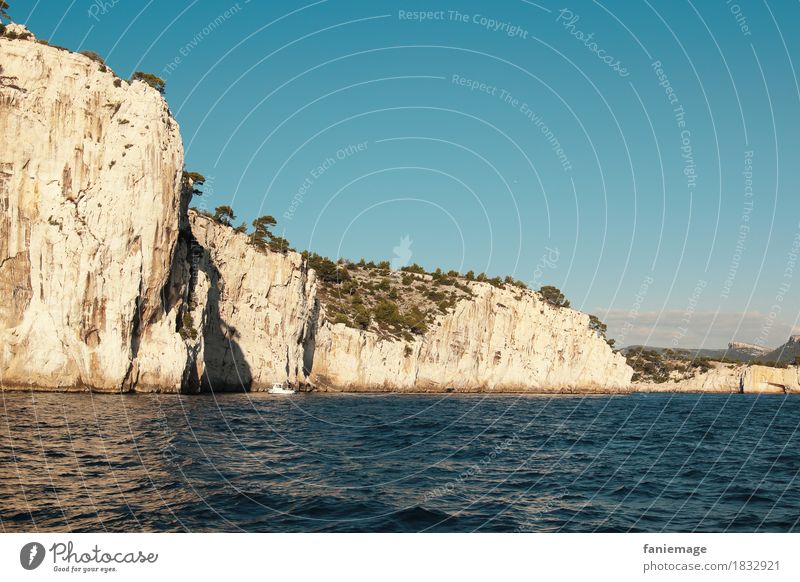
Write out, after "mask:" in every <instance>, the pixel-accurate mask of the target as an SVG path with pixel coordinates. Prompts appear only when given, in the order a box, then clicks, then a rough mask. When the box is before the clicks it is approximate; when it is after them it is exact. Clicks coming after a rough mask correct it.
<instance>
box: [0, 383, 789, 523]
mask: <svg viewBox="0 0 800 582" xmlns="http://www.w3.org/2000/svg"><path fill="white" fill-rule="evenodd" d="M0 399H2V408H0V413H2V418H0V421H1V422H0V521H1V525H2V529H3V530H4V531H20V530H42V531H45V530H58V531H273V532H275V531H326V532H335V531H370V532H372V531H380V532H387V531H391V532H397V531H400V532H415V531H588V532H593V531H681V532H683V531H695V530H696V531H747V532H751V531H796V530H798V529H800V527H799V526H798V520H800V478H798V472H800V435H798V428H800V398H798V397H791V396H788V397H783V396H761V397H758V396H745V395H730V396H728V395H723V396H716V395H715V396H696V395H646V396H645V395H642V396H625V397H588V398H586V397H569V398H545V397H530V396H522V397H521V396H457V395H446V396H408V395H406V396H402V395H396V396H395V395H388V396H387V395H381V396H372V395H359V396H355V395H297V396H294V397H275V396H268V395H227V396H216V397H215V396H192V397H178V396H129V397H120V396H96V395H95V396H92V395H60V394H27V393H24V394H0Z"/></svg>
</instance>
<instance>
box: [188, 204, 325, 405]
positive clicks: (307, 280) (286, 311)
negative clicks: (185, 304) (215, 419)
mask: <svg viewBox="0 0 800 582" xmlns="http://www.w3.org/2000/svg"><path fill="white" fill-rule="evenodd" d="M189 217H190V222H191V229H192V234H193V235H194V237H195V239H196V242H195V258H194V263H193V270H194V271H195V272H196V278H197V284H196V285H195V286H194V288H193V291H192V294H191V308H192V309H191V312H190V314H191V319H192V322H193V324H194V325H196V328H197V330H198V332H199V338H200V342H199V349H198V355H197V362H198V368H197V376H198V378H199V379H200V380H201V383H202V388H203V389H205V390H208V389H213V390H232V389H233V390H237V389H251V390H264V389H266V388H269V387H270V386H272V384H273V383H275V382H289V383H291V384H295V385H297V384H304V383H305V382H306V377H305V374H304V371H303V368H304V356H305V348H306V344H307V342H308V341H309V335H310V332H311V325H312V324H313V320H314V316H315V308H316V302H315V296H316V284H315V279H314V276H313V272H311V273H309V271H308V270H307V269H306V267H305V265H304V263H303V260H302V258H301V257H300V255H299V254H298V253H295V252H289V253H287V254H285V255H284V254H281V253H272V252H267V253H263V252H260V251H258V250H256V249H255V248H254V247H253V246H252V245H249V244H248V239H247V236H246V235H244V234H240V233H237V232H235V231H234V230H233V229H231V228H228V227H225V226H222V225H219V224H217V223H216V222H214V221H213V220H211V219H209V218H207V217H205V216H202V215H199V214H197V213H195V212H190V214H189Z"/></svg>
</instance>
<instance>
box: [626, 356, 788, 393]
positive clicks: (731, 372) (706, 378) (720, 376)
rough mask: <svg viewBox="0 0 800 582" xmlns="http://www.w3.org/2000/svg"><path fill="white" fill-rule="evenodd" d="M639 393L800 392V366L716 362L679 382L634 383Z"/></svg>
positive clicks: (634, 387)
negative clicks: (701, 371) (704, 370)
mask: <svg viewBox="0 0 800 582" xmlns="http://www.w3.org/2000/svg"><path fill="white" fill-rule="evenodd" d="M633 389H634V390H635V391H636V392H703V393H706V392H708V393H744V394H790V393H800V368H798V367H788V368H774V367H771V366H758V365H740V364H722V363H716V364H714V368H712V369H711V370H709V371H707V372H704V373H702V374H697V375H696V376H694V377H692V378H687V379H685V380H681V381H678V382H662V383H645V382H641V383H635V384H634V386H633Z"/></svg>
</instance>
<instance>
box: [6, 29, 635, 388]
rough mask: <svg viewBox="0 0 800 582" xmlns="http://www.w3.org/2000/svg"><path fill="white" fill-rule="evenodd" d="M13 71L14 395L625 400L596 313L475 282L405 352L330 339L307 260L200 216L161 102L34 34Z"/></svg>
mask: <svg viewBox="0 0 800 582" xmlns="http://www.w3.org/2000/svg"><path fill="white" fill-rule="evenodd" d="M20 30H21V29H20V28H19V27H17V29H16V33H17V34H16V36H17V37H19V36H20V35H19V32H20ZM0 64H1V65H2V72H1V73H0V132H2V135H3V143H4V146H3V149H2V152H0V206H2V209H3V216H2V219H1V221H0V292H2V294H3V299H2V301H1V302H0V386H2V387H3V388H12V387H15V386H16V387H36V388H43V389H89V390H98V391H133V390H135V391H167V392H177V391H189V392H191V391H197V390H200V389H206V390H229V389H242V388H244V389H251V390H259V389H263V388H265V387H268V386H270V385H271V384H272V383H273V382H289V383H292V384H295V385H309V386H315V387H317V388H320V389H334V390H375V389H377V390H405V391H418V390H419V391H444V390H450V389H454V390H458V391H481V390H498V391H512V390H513V391H516V390H535V391H573V390H580V391H618V390H620V389H624V388H625V387H626V386H627V385H628V383H629V381H630V378H631V373H632V371H631V369H630V368H629V367H628V366H627V365H626V363H625V360H624V358H623V357H622V356H621V355H618V354H615V353H613V352H612V350H611V349H610V348H609V346H608V345H607V344H606V342H605V341H604V339H603V338H601V337H600V336H599V335H598V334H597V333H596V332H594V331H592V330H591V329H590V326H589V320H588V316H586V315H585V314H581V313H578V312H576V311H573V310H570V309H566V308H555V307H552V306H550V305H549V304H547V303H545V302H544V301H543V300H542V299H541V298H540V297H539V296H538V295H537V294H536V293H533V292H531V291H527V290H520V289H516V288H513V289H512V288H497V287H493V286H491V285H488V284H485V283H471V284H470V293H464V294H463V296H461V298H460V299H459V300H458V301H457V302H454V303H453V305H452V306H451V307H449V308H448V310H447V311H446V312H443V313H441V314H439V315H437V316H436V318H435V321H434V324H433V325H432V326H430V327H428V328H427V329H426V331H425V332H424V333H422V334H421V335H417V336H414V337H413V338H411V339H410V340H408V341H406V340H405V339H399V338H393V337H387V336H385V335H381V334H379V333H376V332H375V331H374V330H373V331H363V330H356V329H354V328H349V327H345V326H344V325H342V324H333V323H331V322H330V321H329V320H328V317H327V315H326V313H325V310H324V308H323V307H322V306H321V301H320V297H319V294H318V293H317V284H316V278H315V276H314V273H313V271H311V270H309V269H308V267H307V264H306V262H305V261H304V260H303V258H302V257H301V256H300V255H298V254H297V253H293V252H289V253H286V254H283V253H275V252H262V251H259V250H257V249H256V248H255V247H254V246H253V245H251V244H249V243H248V239H247V236H246V235H244V234H241V233H237V232H235V231H234V230H233V229H231V228H229V227H227V226H224V225H221V224H218V223H216V222H215V221H213V220H211V219H209V218H207V217H204V216H202V215H199V214H196V213H188V211H187V206H188V196H189V194H188V192H187V189H186V188H185V187H184V186H185V185H184V184H183V180H182V172H183V147H182V144H181V139H180V134H179V130H178V126H177V124H176V122H175V121H174V120H173V119H172V117H171V114H170V111H169V109H168V107H167V104H166V102H165V101H164V99H163V98H162V96H161V95H160V94H159V93H158V92H157V91H155V90H154V89H152V88H150V87H149V86H147V85H146V84H144V83H141V82H134V83H130V84H129V83H128V82H126V81H122V80H120V79H118V78H117V77H116V76H115V75H114V74H113V73H112V72H111V71H110V70H108V69H107V68H106V67H105V65H103V64H102V63H99V62H98V61H97V60H94V59H93V58H90V57H87V56H82V55H78V54H74V53H71V52H69V51H66V50H63V49H58V48H56V47H49V46H46V45H44V44H39V43H37V42H35V40H34V39H32V38H30V39H25V40H21V39H19V38H17V39H15V40H11V39H9V38H0Z"/></svg>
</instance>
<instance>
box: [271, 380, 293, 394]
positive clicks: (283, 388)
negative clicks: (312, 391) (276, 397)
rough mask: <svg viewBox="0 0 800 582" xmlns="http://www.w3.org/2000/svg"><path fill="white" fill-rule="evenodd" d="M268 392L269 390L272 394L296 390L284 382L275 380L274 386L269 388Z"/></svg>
mask: <svg viewBox="0 0 800 582" xmlns="http://www.w3.org/2000/svg"><path fill="white" fill-rule="evenodd" d="M267 392H269V393H270V394H294V393H295V390H293V389H292V388H289V387H288V386H286V385H284V384H282V383H280V382H275V383H274V384H273V385H272V388H270V389H269V390H267Z"/></svg>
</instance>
